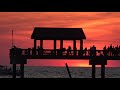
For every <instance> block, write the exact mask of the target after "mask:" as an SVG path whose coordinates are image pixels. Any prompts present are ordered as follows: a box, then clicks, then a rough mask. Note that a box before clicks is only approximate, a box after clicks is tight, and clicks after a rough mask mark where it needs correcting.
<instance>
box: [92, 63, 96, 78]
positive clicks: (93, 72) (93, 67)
mask: <svg viewBox="0 0 120 90" xmlns="http://www.w3.org/2000/svg"><path fill="white" fill-rule="evenodd" d="M95 71H96V70H95V64H93V65H92V78H95Z"/></svg>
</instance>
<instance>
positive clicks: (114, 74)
mask: <svg viewBox="0 0 120 90" xmlns="http://www.w3.org/2000/svg"><path fill="white" fill-rule="evenodd" d="M17 68H18V67H17ZM18 69H19V68H18ZM69 69H70V72H71V76H72V78H92V77H91V74H92V71H91V70H92V69H91V68H90V67H69ZM24 75H25V78H69V76H68V72H67V69H66V67H38V66H36V67H35V66H25V73H24ZM100 75H101V69H100V68H99V67H97V69H96V78H101V76H100ZM105 77H106V78H120V67H113V68H110V67H107V68H106V69H105ZM0 78H12V76H11V75H4V76H1V75H0ZM17 78H19V77H17Z"/></svg>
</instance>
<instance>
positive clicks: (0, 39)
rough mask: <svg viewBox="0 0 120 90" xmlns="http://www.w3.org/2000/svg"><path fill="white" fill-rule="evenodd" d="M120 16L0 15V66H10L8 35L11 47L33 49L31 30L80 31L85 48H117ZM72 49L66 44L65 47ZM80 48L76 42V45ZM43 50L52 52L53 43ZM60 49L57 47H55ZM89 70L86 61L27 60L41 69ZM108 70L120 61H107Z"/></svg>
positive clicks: (45, 44) (78, 14) (7, 13)
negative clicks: (66, 66) (46, 67)
mask: <svg viewBox="0 0 120 90" xmlns="http://www.w3.org/2000/svg"><path fill="white" fill-rule="evenodd" d="M119 24H120V12H0V49H1V51H2V52H1V54H0V64H3V65H10V64H9V49H10V48H11V41H12V40H11V31H12V30H14V44H15V45H16V46H18V47H21V48H28V47H33V40H31V34H32V32H33V29H34V27H58V28H59V27H63V28H64V27H67V28H71V27H74V28H83V30H84V33H85V34H86V40H85V41H84V48H85V47H88V48H89V47H90V46H92V45H95V46H97V49H102V48H103V47H104V45H107V46H108V45H110V44H113V45H114V46H116V45H119V42H120V36H119V35H120V30H119V29H120V25H119ZM69 45H71V46H72V45H73V43H72V41H65V44H64V47H66V48H67V47H68V46H69ZM77 47H78V48H79V42H78V41H77ZM44 48H53V42H52V41H45V42H44ZM57 48H59V43H58V45H57ZM66 62H67V63H68V64H69V65H70V66H89V64H88V61H68V60H64V61H57V60H56V61H53V60H44V61H42V60H29V61H28V65H35V66H36V65H40V66H44V65H45V66H64V65H65V63H66ZM107 66H120V61H117V62H116V61H109V62H108V65H107Z"/></svg>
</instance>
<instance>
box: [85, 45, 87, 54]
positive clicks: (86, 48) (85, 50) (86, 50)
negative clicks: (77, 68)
mask: <svg viewBox="0 0 120 90" xmlns="http://www.w3.org/2000/svg"><path fill="white" fill-rule="evenodd" d="M86 54H87V47H86V48H85V56H86Z"/></svg>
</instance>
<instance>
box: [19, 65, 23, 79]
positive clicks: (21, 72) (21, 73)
mask: <svg viewBox="0 0 120 90" xmlns="http://www.w3.org/2000/svg"><path fill="white" fill-rule="evenodd" d="M20 78H24V64H20Z"/></svg>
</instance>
